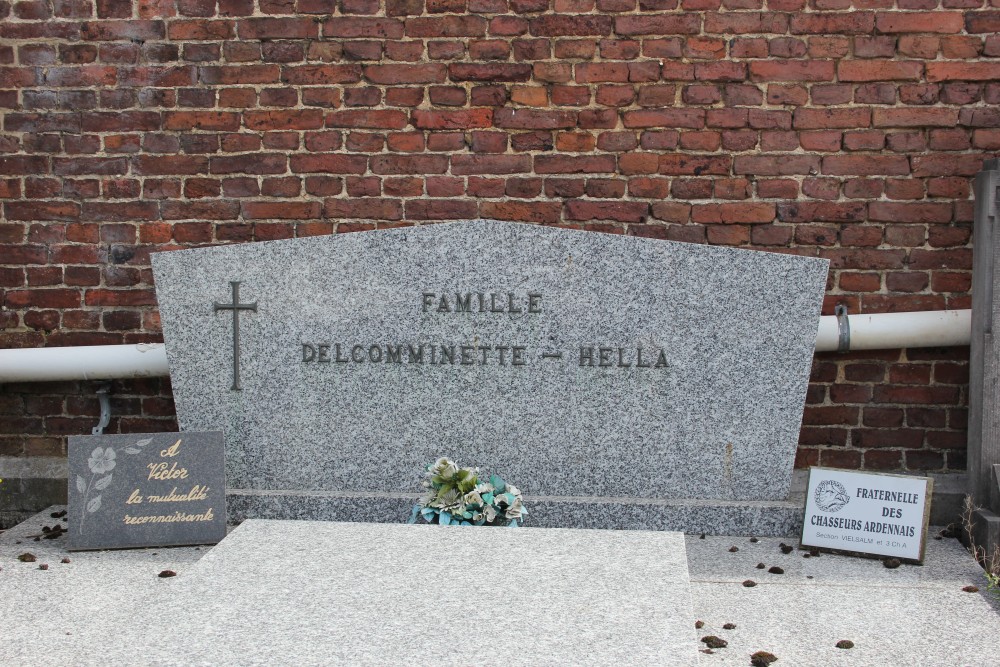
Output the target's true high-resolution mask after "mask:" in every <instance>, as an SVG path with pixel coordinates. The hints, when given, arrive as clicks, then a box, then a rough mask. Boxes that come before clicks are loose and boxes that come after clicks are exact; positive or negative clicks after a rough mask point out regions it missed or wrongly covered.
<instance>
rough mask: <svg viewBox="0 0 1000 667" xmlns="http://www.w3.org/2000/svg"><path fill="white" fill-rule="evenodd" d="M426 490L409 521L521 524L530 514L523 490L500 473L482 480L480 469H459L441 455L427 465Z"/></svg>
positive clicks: (485, 524) (515, 526) (461, 523)
mask: <svg viewBox="0 0 1000 667" xmlns="http://www.w3.org/2000/svg"><path fill="white" fill-rule="evenodd" d="M426 477H427V479H425V480H424V482H423V485H424V488H426V489H427V491H426V493H424V495H423V496H422V497H421V498H420V503H419V504H417V505H414V506H413V513H412V514H411V515H410V520H409V522H408V523H416V521H417V518H418V517H419V518H423V520H424V521H426V522H427V523H437V524H440V525H442V526H448V525H456V526H507V527H510V528H517V527H518V525H519V524H518V520H520V521H521V523H522V524H523V523H524V516H525V515H526V514H527V513H528V510H527V509H525V507H524V503H523V502H522V500H521V492H520V491H518V490H517V488H516V487H514V486H513V485H512V484H508V483H507V482H505V481H504V480H503V479H501V478H500V476H499V475H490V481H489V482H482V481H480V480H479V470H478V469H477V468H459V467H458V466H457V465H456V464H455V462H454V461H452V460H450V459H446V458H440V459H438V460H437V461H435V462H434V463H432V464H431V465H429V466H427V472H426Z"/></svg>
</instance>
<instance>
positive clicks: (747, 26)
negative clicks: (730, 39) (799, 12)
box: [696, 12, 788, 35]
mask: <svg viewBox="0 0 1000 667" xmlns="http://www.w3.org/2000/svg"><path fill="white" fill-rule="evenodd" d="M787 30H788V15H787V14H780V13H774V12H731V13H730V12H726V13H708V14H706V15H705V33H706V34H714V35H730V34H737V35H739V34H746V33H756V34H760V33H776V34H782V33H784V32H786V31H787ZM696 32H697V31H696Z"/></svg>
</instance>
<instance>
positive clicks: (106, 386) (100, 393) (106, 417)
mask: <svg viewBox="0 0 1000 667" xmlns="http://www.w3.org/2000/svg"><path fill="white" fill-rule="evenodd" d="M110 393H111V383H110V382H102V383H101V385H100V386H99V387H98V388H97V400H98V401H100V402H101V420H100V421H99V422H97V426H95V427H94V428H92V429H90V434H91V435H104V428H105V427H106V426H107V425H108V422H110V421H111V400H110V399H109V398H108V394H110Z"/></svg>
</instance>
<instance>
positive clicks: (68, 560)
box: [59, 558, 73, 563]
mask: <svg viewBox="0 0 1000 667" xmlns="http://www.w3.org/2000/svg"><path fill="white" fill-rule="evenodd" d="M59 562H60V563H72V562H73V561H71V560H70V559H69V558H63V559H62V560H61V561H59Z"/></svg>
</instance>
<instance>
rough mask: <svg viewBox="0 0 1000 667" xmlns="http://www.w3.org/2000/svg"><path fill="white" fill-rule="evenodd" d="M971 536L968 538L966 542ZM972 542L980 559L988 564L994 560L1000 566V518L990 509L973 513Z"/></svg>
mask: <svg viewBox="0 0 1000 667" xmlns="http://www.w3.org/2000/svg"><path fill="white" fill-rule="evenodd" d="M969 537H970V536H966V541H968V538H969ZM971 538H972V542H973V543H974V544H975V545H976V549H977V551H979V554H978V555H979V557H980V558H984V559H986V560H987V562H988V561H989V560H990V559H991V558H992V559H994V560H996V561H997V563H996V564H997V565H1000V516H997V515H996V514H994V513H993V512H991V511H990V510H988V509H978V510H975V511H974V512H973V513H972V535H971Z"/></svg>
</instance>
